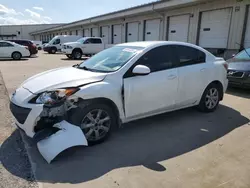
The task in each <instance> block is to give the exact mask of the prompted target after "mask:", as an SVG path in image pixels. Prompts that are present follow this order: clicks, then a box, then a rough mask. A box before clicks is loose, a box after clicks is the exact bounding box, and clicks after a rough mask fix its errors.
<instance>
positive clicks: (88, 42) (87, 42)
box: [84, 39, 92, 44]
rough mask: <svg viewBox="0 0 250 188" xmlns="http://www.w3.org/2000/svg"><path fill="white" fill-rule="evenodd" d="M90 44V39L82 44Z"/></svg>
mask: <svg viewBox="0 0 250 188" xmlns="http://www.w3.org/2000/svg"><path fill="white" fill-rule="evenodd" d="M91 43H92V42H91V39H87V40H85V41H84V44H91Z"/></svg>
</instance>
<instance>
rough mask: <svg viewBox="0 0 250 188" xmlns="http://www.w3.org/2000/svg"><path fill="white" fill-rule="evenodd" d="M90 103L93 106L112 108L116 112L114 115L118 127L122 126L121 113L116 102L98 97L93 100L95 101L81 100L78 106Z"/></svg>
mask: <svg viewBox="0 0 250 188" xmlns="http://www.w3.org/2000/svg"><path fill="white" fill-rule="evenodd" d="M90 103H91V104H105V105H107V106H109V107H111V109H112V111H113V112H114V114H115V116H116V122H117V125H118V126H117V127H119V126H120V125H121V120H120V112H119V109H118V107H117V105H116V104H115V102H114V101H112V100H111V99H108V98H105V97H98V98H93V99H80V100H79V101H78V104H80V105H88V104H90Z"/></svg>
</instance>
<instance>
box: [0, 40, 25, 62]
mask: <svg viewBox="0 0 250 188" xmlns="http://www.w3.org/2000/svg"><path fill="white" fill-rule="evenodd" d="M29 56H30V51H29V49H28V47H26V46H21V45H19V44H16V43H14V42H9V41H1V40H0V58H12V59H14V60H19V59H21V58H22V57H29Z"/></svg>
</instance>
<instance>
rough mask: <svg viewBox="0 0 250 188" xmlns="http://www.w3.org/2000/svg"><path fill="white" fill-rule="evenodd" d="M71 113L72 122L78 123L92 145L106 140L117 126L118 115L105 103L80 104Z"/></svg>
mask: <svg viewBox="0 0 250 188" xmlns="http://www.w3.org/2000/svg"><path fill="white" fill-rule="evenodd" d="M79 106H83V107H78V108H76V109H74V110H73V112H72V113H71V115H70V122H71V123H73V124H74V125H78V126H79V127H80V128H81V129H82V131H83V133H84V135H85V137H86V139H87V140H88V143H89V144H90V145H93V144H98V143H101V142H103V141H104V140H106V139H107V138H108V137H109V135H110V133H111V131H112V130H113V128H114V127H115V122H116V117H115V115H114V113H113V111H112V109H111V108H110V107H109V106H107V105H105V104H95V103H92V104H91V103H90V104H88V105H87V106H86V105H79Z"/></svg>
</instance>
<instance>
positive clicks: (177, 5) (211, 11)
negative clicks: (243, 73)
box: [31, 0, 250, 57]
mask: <svg viewBox="0 0 250 188" xmlns="http://www.w3.org/2000/svg"><path fill="white" fill-rule="evenodd" d="M249 5H250V1H248V0H162V1H156V2H152V3H149V4H145V5H141V6H137V7H133V8H129V9H125V10H121V11H117V12H112V13H109V14H105V15H101V16H96V17H92V18H88V19H84V20H79V21H76V22H72V23H68V24H65V25H62V26H59V27H53V28H49V29H44V30H40V31H35V32H32V33H31V35H33V36H34V39H36V40H39V39H43V40H44V39H46V40H48V39H50V38H52V37H53V36H54V35H58V34H75V35H82V36H101V37H102V38H103V40H104V41H105V42H106V43H111V44H116V43H122V42H130V41H142V40H175V41H184V42H190V43H194V44H198V45H200V46H202V47H204V48H207V49H210V50H211V51H214V52H217V53H221V54H224V53H225V56H226V57H228V56H230V54H232V53H235V51H237V50H239V49H240V48H241V47H240V46H245V47H250V13H249V10H250V6H249Z"/></svg>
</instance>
